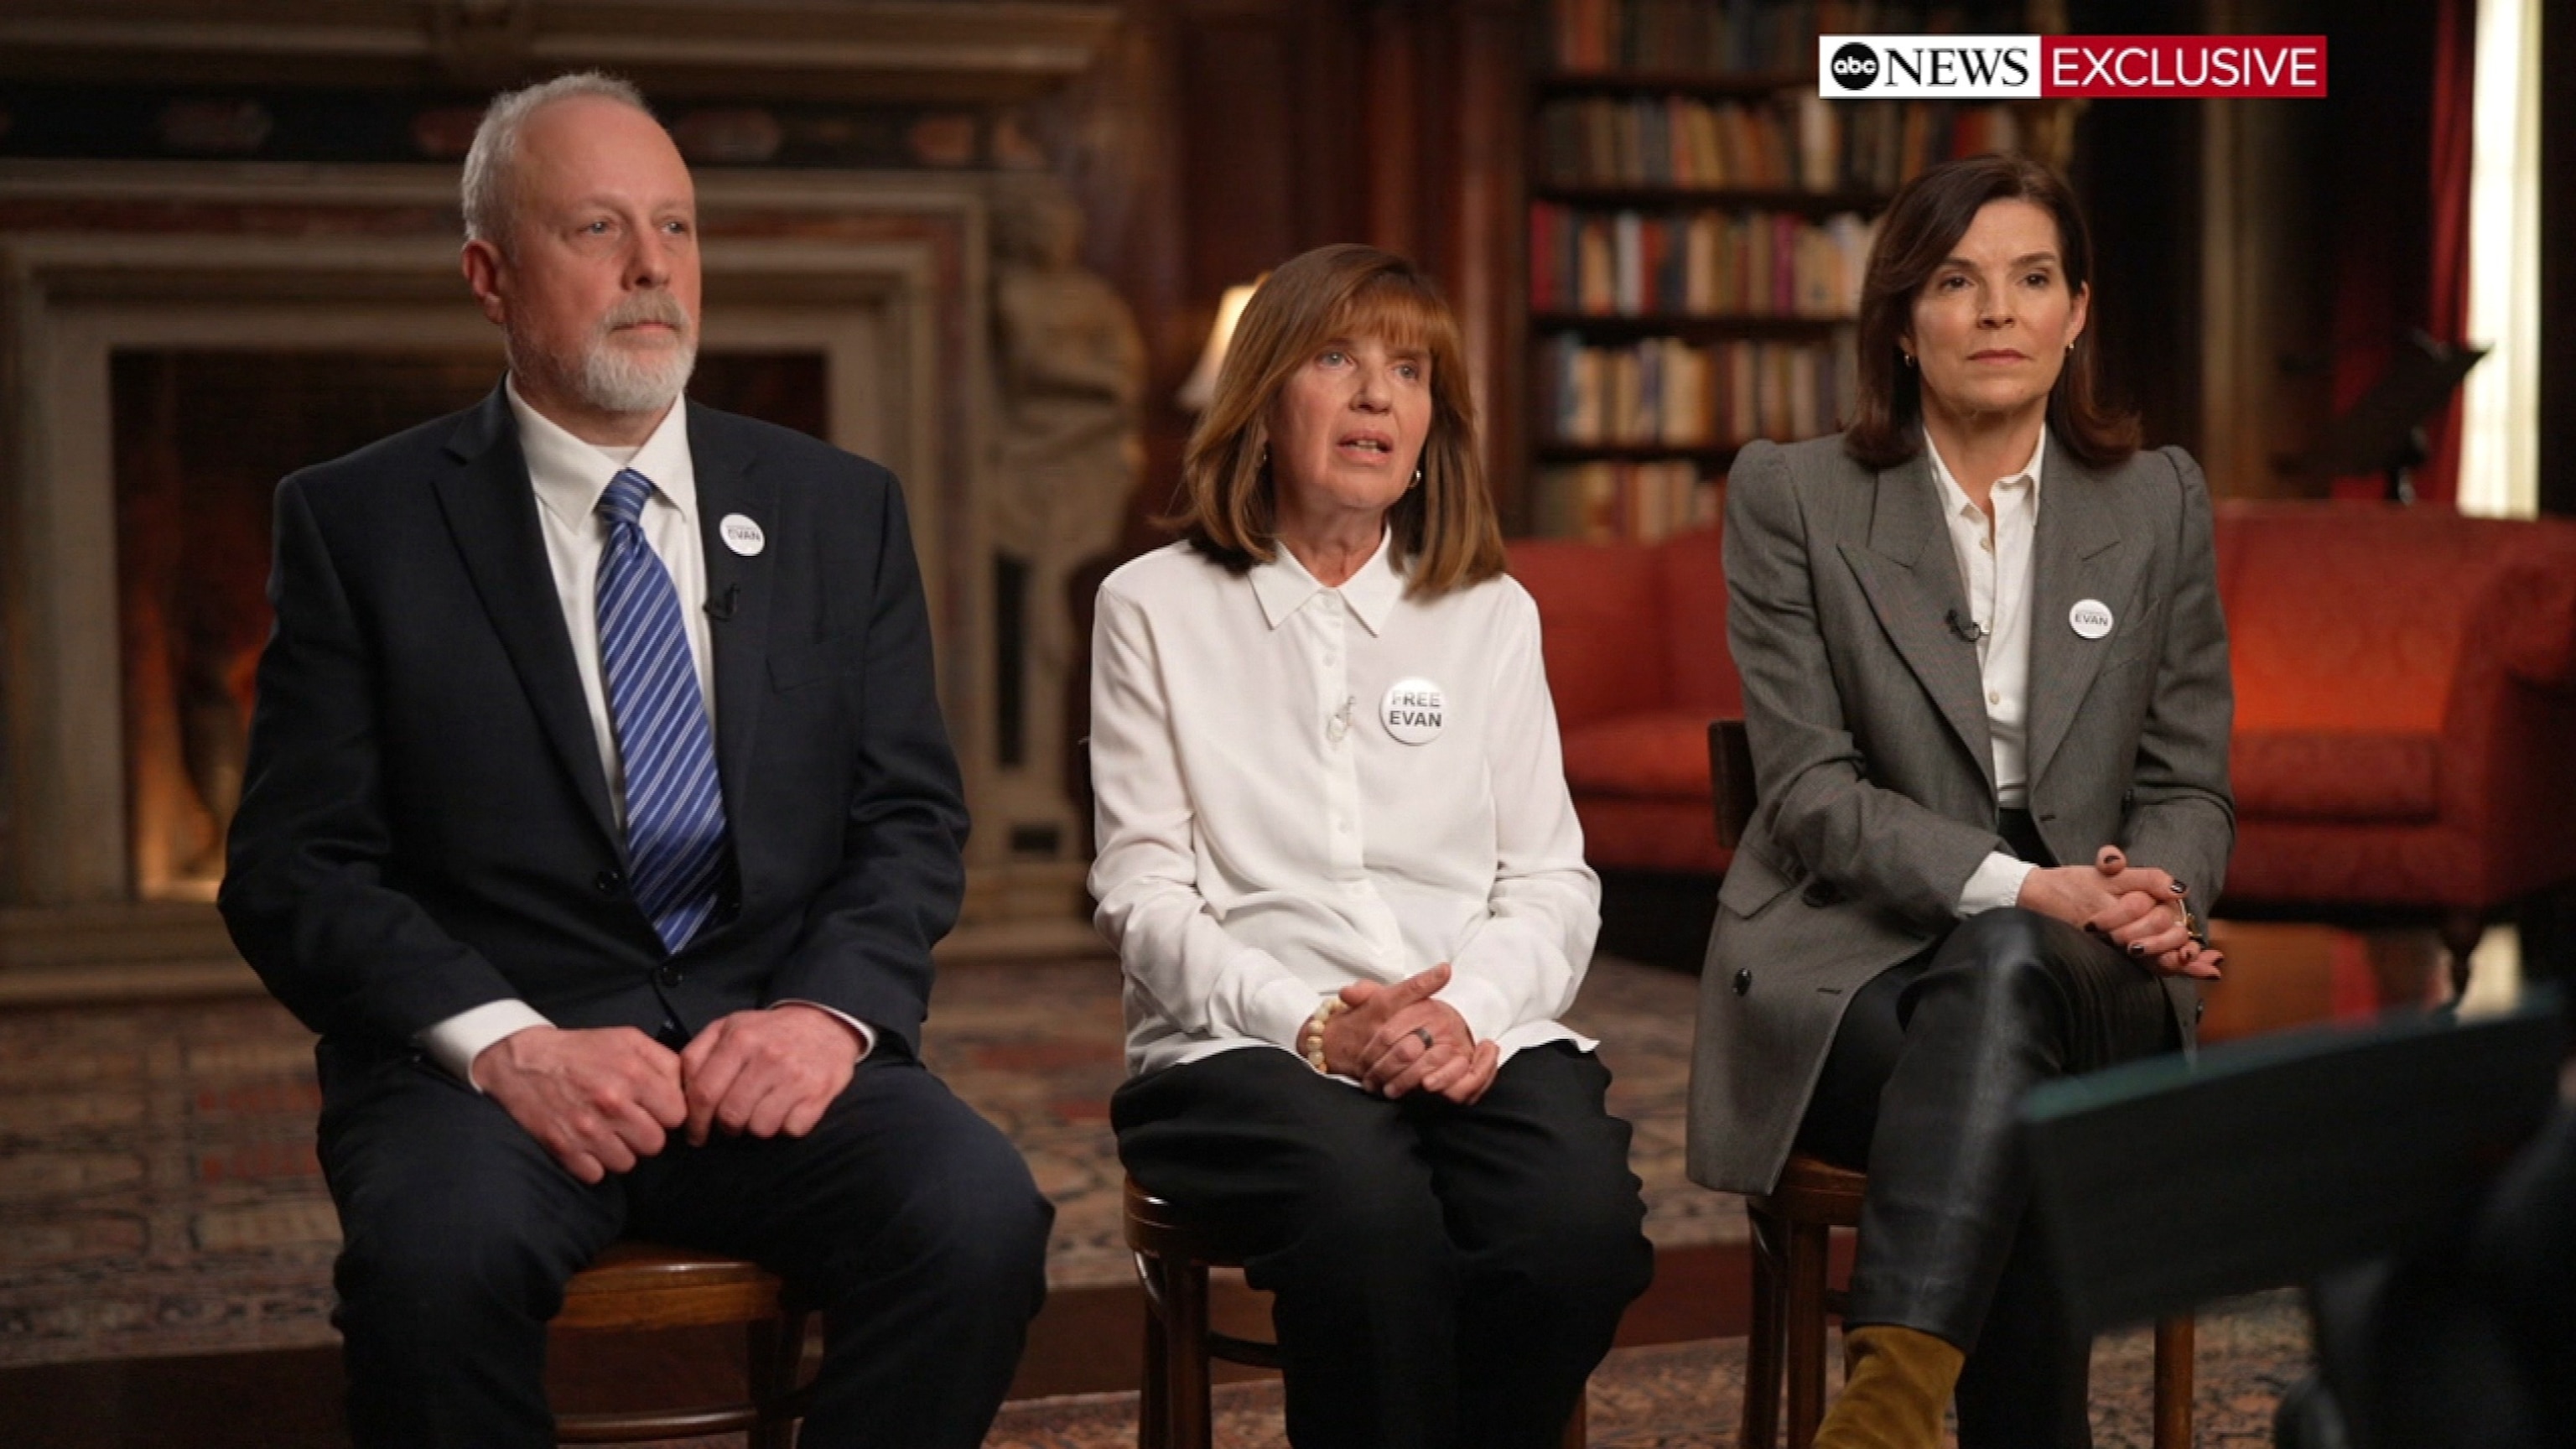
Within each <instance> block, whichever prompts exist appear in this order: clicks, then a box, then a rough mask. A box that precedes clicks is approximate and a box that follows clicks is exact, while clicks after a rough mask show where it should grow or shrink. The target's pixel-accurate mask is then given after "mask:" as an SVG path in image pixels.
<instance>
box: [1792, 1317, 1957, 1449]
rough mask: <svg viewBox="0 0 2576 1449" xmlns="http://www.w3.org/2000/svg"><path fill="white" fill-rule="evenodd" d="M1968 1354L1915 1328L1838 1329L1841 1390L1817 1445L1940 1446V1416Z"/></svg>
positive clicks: (1824, 1448) (1829, 1448)
mask: <svg viewBox="0 0 2576 1449" xmlns="http://www.w3.org/2000/svg"><path fill="white" fill-rule="evenodd" d="M1965 1362H1967V1356H1966V1355H1964V1354H1962V1353H1960V1352H1959V1351H1958V1350H1957V1349H1955V1348H1952V1347H1951V1346H1950V1345H1949V1344H1948V1343H1947V1342H1945V1341H1943V1340H1941V1339H1938V1338H1935V1337H1933V1336H1932V1335H1931V1334H1928V1333H1925V1332H1922V1331H1921V1330H1919V1329H1912V1328H1900V1327H1897V1326H1896V1325H1895V1324H1892V1323H1872V1324H1867V1325H1864V1326H1862V1327H1860V1328H1855V1329H1852V1330H1850V1331H1849V1332H1847V1333H1845V1334H1844V1335H1843V1366H1844V1367H1843V1372H1844V1379H1843V1391H1842V1394H1841V1396H1840V1397H1838V1398H1836V1399H1835V1400H1834V1404H1833V1407H1832V1408H1830V1409H1828V1410H1826V1411H1825V1422H1824V1423H1823V1424H1822V1425H1820V1426H1819V1427H1818V1428H1817V1430H1816V1449H1941V1415H1942V1413H1943V1411H1945V1410H1947V1409H1948V1408H1949V1407H1950V1391H1951V1390H1952V1389H1955V1388H1957V1387H1958V1385H1959V1368H1960V1365H1962V1364H1964V1363H1965Z"/></svg>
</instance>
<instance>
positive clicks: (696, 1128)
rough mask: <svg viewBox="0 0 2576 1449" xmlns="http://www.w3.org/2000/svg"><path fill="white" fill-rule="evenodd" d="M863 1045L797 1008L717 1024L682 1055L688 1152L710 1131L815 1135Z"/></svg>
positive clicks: (819, 1015) (843, 1027) (843, 1025)
mask: <svg viewBox="0 0 2576 1449" xmlns="http://www.w3.org/2000/svg"><path fill="white" fill-rule="evenodd" d="M863 1045H864V1043H863V1042H862V1041H861V1039H860V1037H859V1034H858V1032H857V1031H855V1030H854V1029H852V1028H851V1026H850V1024H849V1023H848V1022H845V1021H843V1020H841V1019H840V1018H839V1017H837V1016H834V1015H833V1014H832V1013H830V1012H828V1011H825V1010H823V1009H822V1008H821V1007H819V1006H807V1005H804V1004H802V1003H799V1002H789V1003H786V1004H785V1005H782V1006H777V1007H773V1008H771V1009H769V1010H767V1011H737V1012H735V1013H734V1014H733V1015H731V1016H721V1017H718V1018H716V1020H715V1021H714V1022H712V1023H710V1024H709V1025H708V1027H707V1029H706V1030H704V1031H702V1032H699V1033H698V1034H697V1037H696V1039H694V1040H692V1041H691V1042H690V1043H689V1045H688V1049H687V1050H685V1051H683V1052H681V1053H680V1075H681V1079H682V1080H683V1081H684V1082H685V1083H687V1087H688V1126H689V1145H691V1146H693V1147H695V1146H702V1145H704V1144H705V1142H706V1140H707V1130H708V1129H709V1128H710V1127H721V1128H723V1129H724V1130H725V1131H726V1132H728V1133H735V1134H740V1133H745V1132H748V1133H750V1134H751V1135H752V1136H754V1137H779V1136H786V1137H802V1136H804V1135H805V1134H806V1133H808V1132H811V1131H813V1130H814V1124H815V1123H817V1122H819V1121H821V1120H823V1109H824V1108H826V1107H829V1106H831V1105H832V1099H833V1098H835V1097H838V1096H840V1095H841V1089H842V1088H844V1087H847V1086H848V1085H849V1084H850V1077H851V1075H852V1074H853V1073H855V1072H856V1071H857V1070H858V1065H859V1049H860V1048H861V1046H863Z"/></svg>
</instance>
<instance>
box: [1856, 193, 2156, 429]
mask: <svg viewBox="0 0 2576 1449" xmlns="http://www.w3.org/2000/svg"><path fill="white" fill-rule="evenodd" d="M1990 201H2027V202H2029V203H2030V204H2031V205H2033V206H2036V207H2038V208H2039V209H2040V210H2042V211H2045V212H2047V213H2048V214H2049V215H2050V216H2051V217H2052V218H2054V219H2055V220H2056V222H2057V253H2058V264H2059V267H2060V269H2061V270H2062V271H2063V273H2064V275H2065V277H2066V286H2067V290H2068V291H2069V292H2070V293H2073V294H2082V293H2085V292H2089V291H2090V290H2091V288H2092V285H2093V236H2092V233H2091V232H2090V231H2089V230H2087V229H2086V227H2085V225H2084V209H2083V208H2082V207H2080V206H2078V205H2076V203H2075V193H2074V191H2073V190H2072V189H2071V188H2070V187H2068V186H2067V184H2066V179H2065V178H2064V177H2062V176H2060V175H2058V174H2057V173H2056V172H2055V171H2052V170H2050V169H2049V168H2048V167H2046V166H2043V165H2041V164H2040V163H2039V162H2037V161H2034V160H2032V159H2030V158H2029V157H2027V156H2007V155H2000V154H1988V155H1984V156H1970V157H1967V158H1966V159H1964V160H1959V161H1952V162H1950V163H1948V164H1947V165H1942V166H1935V167H1933V168H1932V169H1931V170H1929V171H1926V172H1924V173H1923V174H1922V175H1920V176H1917V177H1915V178H1914V179H1913V180H1912V181H1910V182H1908V183H1906V185H1905V189H1903V190H1902V191H1899V192H1897V193H1896V199H1895V200H1894V201H1892V202H1890V203H1889V204H1888V208H1887V216H1886V218H1885V219H1884V220H1882V221H1881V222H1880V223H1879V229H1878V240H1877V241H1876V242H1874V243H1872V244H1871V246H1870V249H1869V270H1868V272H1867V274H1866V275H1865V276H1864V277H1863V278H1862V280H1861V287H1860V396H1859V398H1858V399H1857V406H1856V407H1855V409H1854V411H1853V417H1852V424H1851V427H1850V428H1849V429H1848V430H1846V431H1845V432H1844V434H1843V449H1844V451H1846V452H1848V453H1850V454H1851V455H1852V456H1853V457H1854V458H1856V459H1858V460H1860V461H1861V462H1863V463H1865V464H1867V465H1869V466H1870V467H1873V468H1888V467H1893V466H1895V465H1896V464H1898V463H1902V462H1904V461H1905V460H1906V459H1908V458H1911V457H1913V456H1914V455H1915V454H1916V453H1918V452H1920V451H1922V448H1923V379H1922V376H1921V375H1920V374H1919V373H1918V372H1917V371H1916V370H1915V369H1913V368H1911V367H1908V366H1906V365H1905V355H1904V347H1903V344H1902V343H1901V342H1899V340H1898V339H1900V338H1902V337H1903V336H1905V334H1906V333H1908V332H1910V331H1912V330H1913V327H1914V301H1915V299H1916V298H1917V297H1920V296H1921V295H1922V294H1923V288H1924V286H1925V285H1926V284H1927V283H1929V282H1930V281H1931V280H1932V274H1933V273H1934V272H1937V271H1939V270H1940V269H1941V264H1942V263H1943V262H1945V261H1948V260H1949V259H1950V253H1951V249H1952V248H1954V247H1956V246H1958V244H1959V238H1961V237H1963V236H1966V235H1967V234H1968V226H1969V224H1970V223H1971V222H1974V221H1975V220H1976V219H1977V212H1978V210H1979V208H1981V207H1983V206H1985V205H1986V203H1988V202H1990ZM2091 320H2092V322H2094V323H2098V322H2099V321H2100V320H2101V310H2100V309H2099V308H2098V307H2097V308H2095V309H2093V316H2092V319H2091ZM2096 330H2097V328H2096V327H2095V326H2093V325H2087V326H2086V327H2085V329H2084V330H2083V332H2082V333H2080V334H2078V335H2077V337H2076V339H2075V350H2074V352H2072V353H2071V354H2069V355H2068V357H2067V359H2066V365H2065V366H2064V367H2062V368H2060V369H2058V373H2057V385H2056V386H2055V387H2052V388H2050V389H2049V393H2048V430H2049V432H2050V434H2051V435H2053V436H2054V437H2055V438H2056V439H2057V441H2058V443H2059V445H2060V446H2062V447H2064V448H2065V449H2066V451H2068V452H2069V453H2072V454H2074V455H2075V456H2076V457H2078V458H2080V459H2082V460H2083V461H2084V462H2085V463H2086V464H2087V465H2088V466H2091V467H2095V468H2103V467H2108V466H2110V465H2111V464H2114V463H2118V462H2121V461H2123V460H2125V459H2126V458H2127V457H2128V456H2129V455H2130V454H2132V453H2134V452H2136V451H2137V450H2138V418H2137V414H2135V413H2131V412H2126V411H2122V410H2120V409H2118V408H2114V407H2110V406H2108V405H2106V404H2105V403H2104V402H2103V401H2102V399H2101V395H2100V392H2099V390H2098V388H2099V382H2098V378H2097V376H2096V372H2095V366H2096V364H2095V361H2094V358H2095V352H2094V345H2093V337H2094V333H2095V332H2096Z"/></svg>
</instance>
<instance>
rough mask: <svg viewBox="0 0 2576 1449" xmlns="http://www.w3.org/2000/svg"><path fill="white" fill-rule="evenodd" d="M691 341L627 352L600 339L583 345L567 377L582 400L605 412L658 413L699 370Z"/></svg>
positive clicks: (576, 394) (695, 350)
mask: <svg viewBox="0 0 2576 1449" xmlns="http://www.w3.org/2000/svg"><path fill="white" fill-rule="evenodd" d="M697 365H698V344H697V342H696V341H695V340H694V339H692V340H690V341H687V342H683V343H681V344H680V345H679V346H678V347H675V348H672V349H671V350H669V351H666V352H658V353H643V352H629V351H626V350H625V349H623V348H620V347H617V346H615V345H613V344H612V343H610V342H609V341H608V340H607V339H605V338H603V339H601V340H599V341H597V342H595V343H593V344H591V345H590V346H589V347H588V348H586V349H584V351H583V352H582V356H581V367H580V368H579V370H578V371H576V372H575V373H574V374H573V375H572V376H571V377H568V378H566V379H565V381H566V382H568V383H569V384H571V388H572V392H573V394H574V395H575V396H577V397H579V398H580V399H581V400H582V401H583V402H584V403H587V404H588V405H590V406H591V407H594V408H597V409H599V410H600V411H601V412H609V413H649V412H658V411H660V410H662V409H663V408H667V407H669V406H670V405H671V403H672V402H673V400H675V399H676V398H678V397H679V395H680V392H681V390H682V389H684V388H686V387H687V386H688V385H689V374H690V373H692V372H694V371H696V370H697Z"/></svg>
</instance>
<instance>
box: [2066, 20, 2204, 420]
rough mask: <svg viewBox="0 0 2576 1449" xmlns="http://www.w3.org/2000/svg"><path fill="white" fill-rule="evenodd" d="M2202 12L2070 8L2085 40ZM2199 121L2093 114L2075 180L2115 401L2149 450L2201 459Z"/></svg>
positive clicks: (2192, 110)
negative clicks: (2088, 231) (2175, 449)
mask: <svg viewBox="0 0 2576 1449" xmlns="http://www.w3.org/2000/svg"><path fill="white" fill-rule="evenodd" d="M2197 8H2198V7H2197V6H2196V5H2195V4H2194V3H2193V0H2145V3H2127V4H2116V5H2115V4H2112V3H2110V0H2090V3H2080V4H2077V5H2074V6H2072V7H2070V11H2069V16H2068V20H2069V29H2070V30H2072V31H2073V32H2075V33H2078V34H2102V33H2125V34H2166V33H2174V32H2180V31H2187V30H2190V29H2193V28H2196V17H2195V16H2194V14H2193V12H2194V11H2195V10H2196V9H2197ZM2198 120H2199V115H2198V110H2197V108H2196V107H2194V106H2191V105H2177V104H2174V103H2172V102H2169V101H2104V100H2097V101H2091V102H2088V103H2087V104H2086V106H2085V108H2084V111H2083V112H2082V114H2080V115H2079V116H2078V117H2077V118H2076V122H2075V154H2074V159H2073V161H2072V163H2071V164H2070V166H2069V168H2068V170H2069V173H2070V174H2069V175H2068V177H2067V179H2068V180H2069V181H2070V182H2072V183H2073V184H2074V186H2075V190H2076V194H2077V195H2078V196H2079V197H2081V198H2082V199H2083V202H2084V209H2085V213H2086V216H2087V218H2088V219H2089V220H2090V221H2091V223H2092V227H2093V251H2094V276H2095V281H2094V287H2093V303H2092V307H2093V323H2092V325H2093V327H2094V329H2095V340H2096V343H2097V345H2098V346H2099V348H2100V356H2101V358H2102V368H2103V381H2104V383H2105V384H2106V385H2107V388H2108V391H2109V393H2110V395H2111V396H2112V397H2114V398H2117V399H2120V400H2122V401H2124V402H2125V403H2126V404H2127V405H2128V406H2130V407H2133V408H2136V409H2137V410H2138V413H2139V417H2140V420H2141V422H2142V423H2143V424H2144V425H2145V430H2146V440H2147V442H2148V444H2149V445H2150V446H2156V445H2162V444H2165V443H2179V444H2181V445H2182V446H2184V447H2186V448H2190V449H2193V450H2194V451H2199V450H2200V448H2201V439H2200V392H2199V385H2198V382H2197V378H2198V375H2199V369H2198V368H2197V367H2195V366H2193V365H2192V364H2193V362H2194V361H2195V360H2196V358H2197V356H2198V352H2199V347H2200V322H2199V319H2200V267H2199V255H2200V248H2199V237H2200V227H2201V210H2200V186H2199V182H2200V167H2199V164H2198V153H2199V145H2200V129H2199V125H2198Z"/></svg>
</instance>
